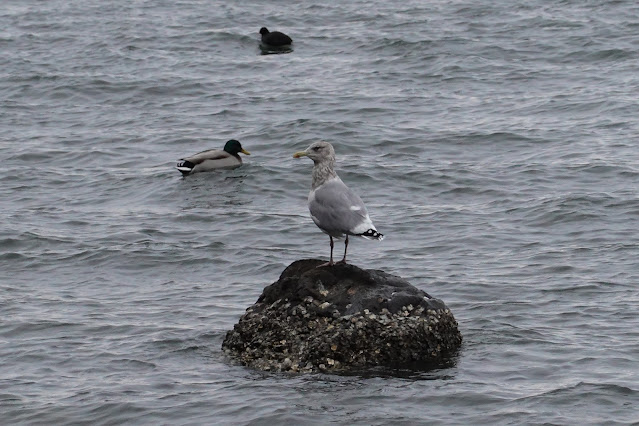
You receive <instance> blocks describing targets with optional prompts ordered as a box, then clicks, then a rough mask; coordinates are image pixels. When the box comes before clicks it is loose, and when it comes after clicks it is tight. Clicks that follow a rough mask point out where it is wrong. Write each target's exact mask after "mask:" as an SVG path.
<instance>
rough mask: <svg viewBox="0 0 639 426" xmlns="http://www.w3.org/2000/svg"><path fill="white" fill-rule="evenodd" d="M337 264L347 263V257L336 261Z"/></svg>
mask: <svg viewBox="0 0 639 426" xmlns="http://www.w3.org/2000/svg"><path fill="white" fill-rule="evenodd" d="M335 264H336V265H346V259H342V260H340V261H338V262H335Z"/></svg>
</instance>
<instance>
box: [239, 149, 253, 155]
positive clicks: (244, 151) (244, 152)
mask: <svg viewBox="0 0 639 426" xmlns="http://www.w3.org/2000/svg"><path fill="white" fill-rule="evenodd" d="M240 152H241V153H242V154H246V155H251V153H250V152H248V151H247V150H245V149H244V148H242V149H241V150H240Z"/></svg>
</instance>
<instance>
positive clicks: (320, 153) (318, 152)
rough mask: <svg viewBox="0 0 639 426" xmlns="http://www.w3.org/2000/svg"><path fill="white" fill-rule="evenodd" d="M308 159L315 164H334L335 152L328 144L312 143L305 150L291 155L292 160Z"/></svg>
mask: <svg viewBox="0 0 639 426" xmlns="http://www.w3.org/2000/svg"><path fill="white" fill-rule="evenodd" d="M300 157H308V158H310V159H311V160H313V161H314V162H315V163H323V162H325V161H329V162H335V150H334V149H333V145H331V144H330V143H328V142H322V141H320V142H314V143H312V144H311V145H310V146H309V147H308V148H306V150H304V151H299V152H296V153H295V154H293V158H300Z"/></svg>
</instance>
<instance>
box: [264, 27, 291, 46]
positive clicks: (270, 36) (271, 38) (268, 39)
mask: <svg viewBox="0 0 639 426" xmlns="http://www.w3.org/2000/svg"><path fill="white" fill-rule="evenodd" d="M260 34H262V44H265V45H267V46H273V47H282V46H288V45H290V44H291V43H293V40H292V39H291V38H290V37H289V36H287V35H286V34H284V33H281V32H279V31H273V32H270V31H269V30H268V29H267V28H266V27H262V28H260Z"/></svg>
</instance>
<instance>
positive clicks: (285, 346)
mask: <svg viewBox="0 0 639 426" xmlns="http://www.w3.org/2000/svg"><path fill="white" fill-rule="evenodd" d="M321 263H322V261H320V260H310V259H309V260H298V261H295V262H293V263H292V264H291V265H290V266H288V267H287V268H286V269H285V270H284V272H282V275H281V276H280V278H279V280H277V281H276V282H275V283H273V284H271V285H269V286H268V287H266V288H265V289H264V291H263V293H262V295H261V296H260V297H259V299H258V300H257V302H256V303H255V304H254V305H253V306H251V307H249V308H248V309H247V310H246V313H245V314H244V315H243V316H242V317H241V318H240V321H239V322H238V324H236V325H235V327H234V328H233V330H230V331H229V332H228V333H227V334H226V337H225V339H224V342H223V343H222V348H223V349H224V350H225V351H226V352H227V353H228V354H229V355H230V356H231V357H233V358H235V359H237V360H239V361H240V362H241V363H242V364H244V365H247V366H250V367H254V368H258V369H261V370H273V371H294V372H297V371H304V372H305V371H336V372H337V371H340V372H342V371H348V370H355V369H357V370H359V369H362V368H367V367H374V366H383V367H392V368H404V367H411V366H415V365H419V364H426V363H429V364H430V363H433V362H434V363H438V362H444V361H445V360H446V359H447V358H449V357H450V356H451V355H452V354H454V353H455V351H456V350H457V349H458V348H459V346H460V345H461V341H462V336H461V334H460V332H459V330H458V328H457V322H456V321H455V318H454V317H453V314H452V313H451V312H450V310H449V309H448V308H447V307H446V305H444V303H443V302H442V301H441V300H439V299H435V298H432V297H431V296H429V295H428V294H427V293H425V292H424V291H422V290H419V289H417V288H416V287H414V286H412V285H411V284H410V283H408V281H406V280H404V279H402V278H400V277H398V276H394V275H390V274H387V273H386V272H383V271H378V270H370V269H369V270H364V269H360V268H358V267H357V266H354V265H348V264H346V265H345V264H339V265H334V266H330V267H320V268H317V266H318V265H320V264H321Z"/></svg>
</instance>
